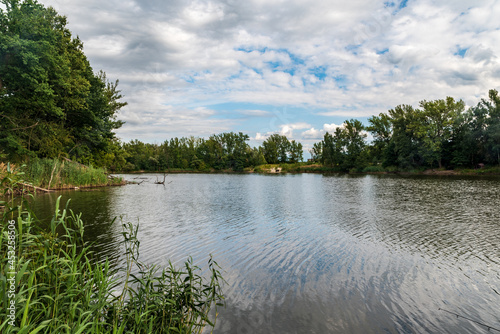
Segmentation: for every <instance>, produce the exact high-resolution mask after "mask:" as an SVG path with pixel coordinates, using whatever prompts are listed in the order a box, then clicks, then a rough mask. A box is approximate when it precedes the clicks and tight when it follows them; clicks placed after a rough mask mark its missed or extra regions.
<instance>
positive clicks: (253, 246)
mask: <svg viewBox="0 0 500 334" xmlns="http://www.w3.org/2000/svg"><path fill="white" fill-rule="evenodd" d="M157 177H158V178H159V179H160V180H162V179H163V176H162V175H160V174H158V175H155V174H143V175H126V176H125V178H126V179H129V180H132V179H135V181H144V182H143V183H142V184H140V185H127V186H124V187H113V188H106V189H98V190H95V191H74V192H65V193H62V194H63V201H65V200H66V199H67V198H69V197H71V198H72V202H71V208H72V209H73V210H74V211H77V212H80V211H81V212H83V216H82V218H83V219H84V221H85V222H86V232H87V233H88V237H89V238H90V239H91V240H95V241H97V250H98V252H99V253H100V254H101V256H108V257H109V258H112V259H118V258H119V257H120V256H121V248H120V245H119V241H120V240H121V236H120V232H121V226H120V224H119V223H118V222H115V223H114V224H113V223H111V222H112V219H113V217H115V216H120V215H123V219H124V220H125V221H131V222H137V221H139V223H140V234H139V238H140V240H141V258H142V260H144V261H146V262H151V263H159V264H162V265H167V264H168V260H169V259H170V260H172V261H173V262H174V263H177V264H181V263H182V262H183V261H184V260H185V259H186V258H187V257H188V256H192V257H193V259H194V262H195V263H197V264H198V265H200V266H202V267H204V268H206V262H207V260H208V254H210V253H211V254H213V256H214V259H215V260H216V261H217V262H218V263H219V265H220V266H221V267H222V269H223V276H224V278H225V279H226V281H227V285H225V287H224V292H225V295H226V298H227V299H226V307H225V308H221V309H219V317H218V319H217V326H216V329H215V331H214V333H236V334H238V333H287V334H290V333H487V328H486V327H484V326H482V325H479V324H477V323H474V322H472V321H469V320H466V319H464V318H462V317H456V316H455V315H453V314H450V313H448V312H447V311H449V312H453V313H457V314H460V315H462V316H464V317H467V318H470V319H473V320H475V321H478V322H481V323H484V324H487V325H489V326H492V327H494V328H498V329H500V307H499V305H500V178H494V177H492V178H487V177H483V178H479V177H475V178H467V177H428V176H427V177H425V176H412V177H402V176H389V175H362V176H349V175H331V176H326V175H320V174H298V175H256V174H248V175H235V174H213V175H212V174H211V175H209V174H173V175H168V176H167V182H166V185H165V186H161V185H155V184H154V183H153V182H154V181H155V180H156V179H157ZM58 195H59V194H47V195H39V196H37V198H36V212H38V215H39V216H41V217H44V216H47V215H48V214H49V212H50V211H51V210H52V207H53V206H54V203H55V200H56V198H57V196H58ZM491 332H495V330H494V329H492V330H491Z"/></svg>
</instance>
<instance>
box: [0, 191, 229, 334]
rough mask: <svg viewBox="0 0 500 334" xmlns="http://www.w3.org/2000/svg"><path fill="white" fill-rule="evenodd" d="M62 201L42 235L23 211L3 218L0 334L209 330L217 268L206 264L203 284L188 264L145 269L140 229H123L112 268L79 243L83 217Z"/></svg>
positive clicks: (218, 298)
mask: <svg viewBox="0 0 500 334" xmlns="http://www.w3.org/2000/svg"><path fill="white" fill-rule="evenodd" d="M59 201H60V198H59V199H58V200H57V204H56V209H55V213H54V216H53V218H52V220H51V222H50V225H49V226H48V227H45V228H43V227H42V224H40V222H39V221H37V219H36V218H35V217H34V215H33V214H32V213H31V212H30V211H29V210H25V209H22V208H21V207H18V208H11V209H8V210H5V212H4V214H3V218H2V227H1V233H0V263H1V266H0V332H1V333H75V334H76V333H201V332H202V330H203V329H204V328H205V326H206V325H209V326H213V325H214V321H212V319H210V317H209V312H210V311H211V309H213V308H214V307H215V308H217V306H220V305H222V302H223V299H224V297H223V295H222V293H221V283H222V282H223V279H222V277H221V274H220V272H219V266H218V265H217V263H216V262H214V261H213V259H212V258H211V257H210V260H209V263H208V267H209V273H210V275H209V276H210V277H209V278H208V279H205V278H203V277H202V276H201V274H200V272H201V270H200V268H198V267H197V266H195V265H194V264H193V262H192V260H191V259H189V260H188V261H186V262H185V265H184V268H181V269H177V268H175V267H174V266H173V265H172V264H171V263H170V265H169V266H168V267H167V268H160V267H158V266H156V265H149V264H144V263H142V262H140V261H139V250H140V249H139V245H140V242H139V240H138V239H137V232H138V228H139V227H138V225H133V224H130V223H127V224H123V233H122V234H123V237H124V240H123V243H124V247H125V250H126V252H125V257H126V261H125V266H124V267H123V268H113V266H111V264H110V262H109V261H108V260H107V259H99V258H98V256H97V254H95V253H94V252H92V250H91V245H90V244H88V243H86V242H85V241H84V224H83V222H82V220H81V219H80V215H77V214H75V213H73V212H72V211H71V210H69V209H68V204H67V205H66V207H65V208H64V209H61V210H60V204H59ZM4 204H5V203H4ZM13 224H14V225H13ZM12 226H15V228H13V227H12ZM12 231H14V232H12ZM13 234H14V235H15V238H12V237H11V235H13ZM12 240H14V242H12ZM12 244H14V247H9V246H12ZM12 251H14V253H12ZM13 254H15V257H12V255H13ZM9 256H10V258H9ZM11 266H12V267H11ZM14 281H15V282H14ZM11 283H13V284H12V285H11ZM11 303H13V305H15V310H14V315H13V316H12V315H11V313H10V310H9V306H10V305H11ZM215 314H217V313H215Z"/></svg>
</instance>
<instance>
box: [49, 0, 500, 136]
mask: <svg viewBox="0 0 500 334" xmlns="http://www.w3.org/2000/svg"><path fill="white" fill-rule="evenodd" d="M44 4H46V5H53V6H54V7H55V8H56V9H57V10H58V11H59V12H60V13H61V14H64V15H66V16H67V17H68V22H69V28H70V30H71V31H72V32H73V34H74V35H79V36H80V38H81V39H82V41H83V42H84V51H85V52H86V54H87V55H88V57H89V60H90V63H91V64H92V66H93V68H94V69H95V70H100V69H103V70H104V71H105V72H106V73H107V74H108V78H110V79H115V78H118V79H120V89H121V90H122V93H123V94H124V95H125V100H126V101H128V102H129V106H127V107H125V108H124V109H123V112H122V114H121V116H122V117H123V119H124V120H126V121H127V123H126V124H125V125H124V126H123V128H122V129H120V131H119V134H120V135H122V136H124V137H132V136H137V137H138V138H146V137H148V138H150V137H153V136H154V135H157V136H166V135H168V133H170V132H172V133H180V131H185V133H183V135H186V136H187V135H199V134H198V133H196V131H200V134H201V133H207V132H210V129H211V130H212V131H211V132H217V131H221V130H224V129H227V130H230V131H243V132H251V133H256V132H259V133H260V134H261V136H264V134H266V133H268V132H269V133H270V132H273V131H274V132H279V133H282V134H288V135H290V136H293V135H295V136H297V134H296V133H294V131H295V132H297V130H304V129H307V130H305V131H304V132H302V136H303V137H304V138H312V137H314V136H318V135H321V131H325V128H324V126H323V124H324V123H325V122H339V120H338V117H344V118H354V117H366V116H370V115H373V114H378V113H380V112H385V111H387V110H388V109H390V108H393V107H395V106H396V105H398V104H402V103H404V104H412V105H418V102H419V101H420V100H423V99H426V100H432V99H439V98H444V97H446V96H453V97H456V98H458V99H460V98H461V99H464V100H465V101H466V102H467V104H469V105H472V104H475V103H477V102H478V100H479V99H480V98H482V97H485V96H486V94H487V92H488V89H491V88H498V86H500V76H499V75H498V73H500V61H499V58H498V56H499V55H500V44H499V43H498V40H500V23H499V21H498V16H499V15H500V2H498V1H494V0H477V1H472V0H459V1H452V2H450V1H442V0H437V1H434V0H432V1H431V0H413V1H408V2H407V1H396V2H395V3H394V5H390V4H389V3H384V2H376V1H369V0H353V1H326V2H315V3H314V4H311V3H309V2H304V1H299V0H290V1H287V2H286V5H284V3H283V2H281V1H272V0H271V1H261V0H248V1H239V2H235V1H227V0H207V1H201V0H190V1H184V0H182V1H181V0H169V1H160V0H126V1H117V0H110V1H97V0H85V1H84V0H72V1H69V0H45V1H44ZM224 103H232V104H233V105H237V104H241V105H242V106H244V107H237V106H236V107H235V108H234V109H233V110H234V113H235V114H237V115H239V116H242V117H240V118H237V117H236V118H235V116H234V115H232V117H227V113H226V114H225V115H226V116H224V114H223V113H221V112H219V111H218V110H217V109H216V108H215V107H214V106H215V105H218V104H224ZM262 106H267V107H273V108H277V109H280V108H287V107H289V108H292V107H293V108H296V109H301V110H302V112H301V113H300V116H298V118H297V119H294V120H293V121H292V122H289V121H284V122H281V123H282V124H288V125H282V126H281V127H280V126H273V127H271V129H266V130H262V128H263V126H262V124H257V123H256V122H248V121H247V120H248V119H250V118H251V119H257V118H258V117H268V116H271V115H270V114H269V113H268V112H267V111H265V109H268V110H270V109H269V108H263V107H262ZM197 108H204V109H197ZM207 113H210V114H207ZM297 115H298V113H297ZM245 116H246V117H245ZM325 117H327V118H328V117H330V118H331V121H330V120H326V121H325ZM153 119H156V120H163V121H164V123H161V124H163V125H159V124H156V125H152V126H154V127H155V129H157V128H158V131H156V130H155V131H156V132H150V131H147V130H146V128H144V129H143V131H144V133H141V132H140V131H139V130H138V129H139V128H138V126H140V124H142V123H141V122H144V120H148V121H149V122H153V121H152V120H153ZM266 122H267V121H266ZM301 123H302V124H309V126H308V127H306V128H300V129H299V128H294V127H290V124H301ZM149 124H154V123H149ZM169 124H171V125H169ZM266 124H267V123H266ZM159 127H162V128H164V129H165V130H168V132H162V131H160V130H159ZM316 129H318V130H316ZM256 137H257V136H256Z"/></svg>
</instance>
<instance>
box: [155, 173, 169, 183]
mask: <svg viewBox="0 0 500 334" xmlns="http://www.w3.org/2000/svg"><path fill="white" fill-rule="evenodd" d="M166 177H167V174H165V173H164V174H163V181H159V180H158V176H157V177H156V182H155V184H163V185H165V178H166Z"/></svg>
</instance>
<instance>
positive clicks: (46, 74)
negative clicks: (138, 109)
mask: <svg viewBox="0 0 500 334" xmlns="http://www.w3.org/2000/svg"><path fill="white" fill-rule="evenodd" d="M1 3H2V4H4V6H5V7H6V9H5V10H0V153H3V154H6V155H7V156H8V158H9V159H10V160H14V161H15V160H22V159H25V158H26V157H30V156H39V157H49V158H54V157H59V156H68V157H73V158H75V159H77V160H79V161H82V162H97V161H95V160H96V159H97V160H98V157H100V156H104V155H105V154H104V152H108V151H112V146H113V145H114V146H116V145H117V143H116V139H115V135H114V133H113V130H114V129H117V128H119V127H120V126H121V125H122V122H121V121H119V120H117V119H116V112H117V111H118V110H119V109H120V108H121V107H123V106H125V105H126V103H124V102H120V101H119V100H120V99H121V98H122V96H121V95H120V91H119V90H118V89H117V85H118V81H115V82H108V81H107V79H106V75H105V74H104V72H98V73H94V71H93V69H92V67H91V66H90V64H89V61H88V59H87V57H86V56H85V54H84V53H83V44H82V42H81V41H80V39H79V38H78V37H76V38H73V37H72V35H71V32H70V31H69V30H68V29H67V28H66V24H67V21H66V17H64V16H61V15H59V14H58V13H57V12H56V11H55V10H54V9H53V8H52V7H49V8H45V7H44V6H43V5H42V4H40V3H38V2H37V1H36V0H25V1H20V0H1ZM97 164H99V162H97ZM101 164H103V162H101Z"/></svg>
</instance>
